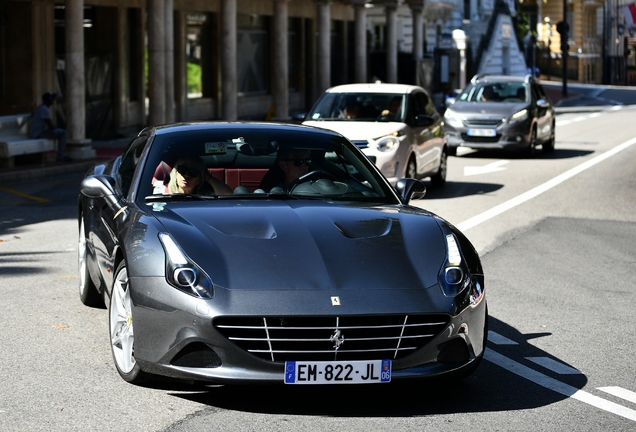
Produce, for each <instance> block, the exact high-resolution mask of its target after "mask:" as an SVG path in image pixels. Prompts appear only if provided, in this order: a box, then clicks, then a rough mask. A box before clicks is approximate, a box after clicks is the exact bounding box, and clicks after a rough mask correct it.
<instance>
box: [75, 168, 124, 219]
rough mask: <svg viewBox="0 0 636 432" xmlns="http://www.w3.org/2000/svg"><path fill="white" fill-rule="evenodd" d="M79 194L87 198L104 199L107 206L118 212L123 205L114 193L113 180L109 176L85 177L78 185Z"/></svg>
mask: <svg viewBox="0 0 636 432" xmlns="http://www.w3.org/2000/svg"><path fill="white" fill-rule="evenodd" d="M80 192H81V193H82V195H85V196H87V197H89V198H104V199H105V200H106V202H107V203H108V205H109V206H110V207H111V208H113V209H114V210H115V211H119V210H120V209H121V208H122V207H124V205H123V204H122V202H121V200H120V199H119V197H118V196H117V194H116V193H115V179H114V178H113V177H112V176H109V175H94V176H89V177H86V178H85V179H84V180H82V183H81V184H80Z"/></svg>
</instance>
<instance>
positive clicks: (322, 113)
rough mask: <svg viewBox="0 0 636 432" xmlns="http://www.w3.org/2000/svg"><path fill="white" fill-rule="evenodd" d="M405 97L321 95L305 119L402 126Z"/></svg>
mask: <svg viewBox="0 0 636 432" xmlns="http://www.w3.org/2000/svg"><path fill="white" fill-rule="evenodd" d="M405 102H406V95H404V94H392V93H325V94H324V95H323V96H322V98H321V99H320V100H319V101H318V102H317V103H316V105H315V106H314V108H313V109H312V111H311V112H310V113H309V115H308V116H307V119H309V120H314V121H316V120H317V121H319V120H342V121H366V122H368V121H395V122H404V113H405V111H406V103H405Z"/></svg>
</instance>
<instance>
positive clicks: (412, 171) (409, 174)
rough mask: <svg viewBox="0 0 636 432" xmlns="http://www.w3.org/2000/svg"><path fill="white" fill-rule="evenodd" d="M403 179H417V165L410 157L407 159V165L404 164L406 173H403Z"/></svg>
mask: <svg viewBox="0 0 636 432" xmlns="http://www.w3.org/2000/svg"><path fill="white" fill-rule="evenodd" d="M404 177H406V178H413V179H416V178H417V163H416V162H415V158H414V157H413V156H411V157H410V158H409V161H408V163H407V164H406V171H405V172H404Z"/></svg>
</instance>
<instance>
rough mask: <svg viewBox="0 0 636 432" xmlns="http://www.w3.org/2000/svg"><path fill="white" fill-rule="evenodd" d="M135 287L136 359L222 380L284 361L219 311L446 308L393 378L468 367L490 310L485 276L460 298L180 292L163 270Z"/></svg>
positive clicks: (280, 366) (275, 313)
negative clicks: (227, 327) (229, 331)
mask: <svg viewBox="0 0 636 432" xmlns="http://www.w3.org/2000/svg"><path fill="white" fill-rule="evenodd" d="M130 287H131V296H132V300H133V308H132V316H133V323H134V324H133V326H134V334H135V360H136V361H137V362H138V364H139V365H140V367H141V369H142V370H144V371H146V372H149V373H153V374H157V375H165V376H170V377H174V378H180V379H187V380H196V381H208V382H212V383H219V384H240V383H250V384H252V383H263V384H277V383H279V384H282V383H283V377H284V362H281V361H269V360H265V359H263V358H259V357H258V356H256V355H254V354H251V353H249V352H247V351H246V350H244V349H243V348H241V347H240V346H239V345H238V344H237V343H234V342H233V341H230V340H229V339H228V338H227V337H226V336H224V335H223V334H222V333H221V332H220V331H219V329H218V328H216V327H215V326H214V324H213V322H214V320H215V318H217V317H224V318H227V317H230V318H232V317H262V316H267V317H270V318H275V319H281V320H282V319H284V317H298V316H315V317H325V316H340V317H345V316H348V315H365V316H369V315H378V316H380V315H386V314H435V315H436V316H440V317H441V316H443V317H444V318H445V319H446V320H447V324H446V325H445V326H443V327H442V328H441V330H440V331H439V332H437V333H436V334H435V335H434V336H432V337H431V340H430V341H429V342H427V343H426V344H425V345H423V346H422V347H421V348H419V349H418V350H416V351H415V352H413V353H411V354H409V355H407V356H405V357H402V358H399V359H396V360H393V379H395V380H401V379H407V378H424V377H435V376H440V375H444V374H447V373H455V372H458V371H460V370H462V369H465V368H469V367H471V365H472V364H473V362H475V361H477V360H478V359H479V358H480V357H481V356H482V355H483V352H484V349H485V336H486V335H485V334H484V329H485V327H486V319H487V312H486V302H485V294H484V291H483V289H482V288H481V287H483V278H481V279H480V286H479V289H477V290H475V288H474V287H470V288H469V289H468V290H467V291H466V292H464V293H463V294H462V295H460V296H459V297H462V298H461V299H460V298H459V297H458V298H455V299H448V298H444V297H443V296H442V295H441V294H439V293H438V292H437V291H438V290H440V288H439V287H438V286H434V287H431V288H429V289H427V290H419V292H418V291H416V290H376V291H374V293H373V294H374V295H373V296H369V292H368V291H345V292H342V291H340V292H329V291H326V290H316V291H310V292H289V291H288V292H271V291H270V292H265V291H256V290H254V291H233V290H225V289H217V290H216V291H215V297H214V299H212V300H202V299H196V298H194V297H192V296H189V295H187V294H183V293H181V292H179V291H177V290H175V289H174V288H171V287H168V286H166V284H165V280H164V279H163V278H131V280H130ZM476 293H478V294H477V295H476ZM331 296H339V298H340V302H341V306H338V307H334V306H332V304H331V302H330V301H328V300H329V299H330V297H331ZM330 332H331V331H330ZM327 337H328V336H327ZM192 347H196V349H193V348H192ZM457 348H459V351H460V352H461V351H462V350H464V352H465V353H464V354H462V355H459V357H453V356H457V354H456V353H457ZM193 351H194V353H193ZM334 353H335V351H334ZM387 358H389V359H391V356H390V355H387ZM184 359H186V361H184ZM440 360H441V361H440Z"/></svg>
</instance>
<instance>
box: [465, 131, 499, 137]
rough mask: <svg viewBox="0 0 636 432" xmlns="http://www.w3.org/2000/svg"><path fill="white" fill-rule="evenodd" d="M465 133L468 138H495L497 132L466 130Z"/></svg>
mask: <svg viewBox="0 0 636 432" xmlns="http://www.w3.org/2000/svg"><path fill="white" fill-rule="evenodd" d="M466 133H467V134H468V136H478V137H494V136H497V131H496V130H494V129H468V131H467V132H466Z"/></svg>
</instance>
